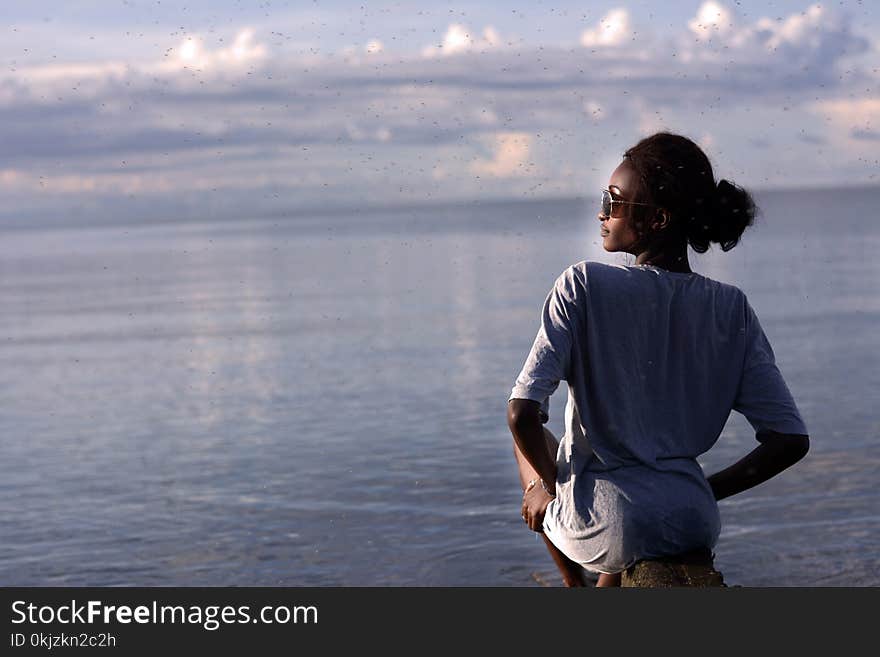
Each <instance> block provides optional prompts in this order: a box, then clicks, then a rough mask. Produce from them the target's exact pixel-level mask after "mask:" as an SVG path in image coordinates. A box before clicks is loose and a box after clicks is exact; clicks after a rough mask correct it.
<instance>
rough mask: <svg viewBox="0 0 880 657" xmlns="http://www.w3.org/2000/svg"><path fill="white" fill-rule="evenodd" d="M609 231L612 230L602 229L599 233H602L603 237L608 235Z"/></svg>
mask: <svg viewBox="0 0 880 657" xmlns="http://www.w3.org/2000/svg"><path fill="white" fill-rule="evenodd" d="M609 232H610V231H607V230H600V231H599V233H600V234H601V235H602V237H608V233H609Z"/></svg>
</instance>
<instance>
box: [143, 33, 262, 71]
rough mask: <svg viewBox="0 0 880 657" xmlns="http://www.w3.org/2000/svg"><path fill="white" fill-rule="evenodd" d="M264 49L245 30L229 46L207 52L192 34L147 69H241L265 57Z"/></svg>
mask: <svg viewBox="0 0 880 657" xmlns="http://www.w3.org/2000/svg"><path fill="white" fill-rule="evenodd" d="M267 52H268V51H267V49H266V46H265V45H263V44H261V43H255V42H254V30H253V29H251V28H245V29H242V30H240V31H239V32H238V34H236V35H235V39H234V40H233V42H232V45H230V46H228V47H226V48H215V49H213V50H212V49H210V48H208V47H206V45H205V43H204V41H203V40H202V38H201V37H200V36H198V35H196V34H193V35H188V36H187V37H185V38H184V39H183V41H181V42H180V44H179V45H178V46H177V48H172V49H170V50H169V51H168V52H166V57H165V60H166V61H164V62H162V63H160V64H158V65H157V66H155V67H148V70H153V71H158V72H165V71H168V70H171V71H174V70H177V69H181V68H190V69H196V70H200V71H214V70H218V69H219V70H225V71H229V70H234V69H242V68H244V67H247V66H252V65H254V64H258V63H259V62H261V61H262V60H263V59H264V58H265V57H266V55H267Z"/></svg>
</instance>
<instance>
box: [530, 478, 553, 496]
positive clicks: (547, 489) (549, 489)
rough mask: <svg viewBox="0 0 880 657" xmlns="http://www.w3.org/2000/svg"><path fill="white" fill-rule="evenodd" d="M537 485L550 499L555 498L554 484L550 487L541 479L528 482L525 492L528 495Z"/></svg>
mask: <svg viewBox="0 0 880 657" xmlns="http://www.w3.org/2000/svg"><path fill="white" fill-rule="evenodd" d="M538 484H541V488H543V489H544V492H545V493H547V495H549V496H550V497H556V485H555V483H554V484H552V485H550V484H548V483H547V482H546V481H544V480H543V479H532V480H531V481H530V482H529V485H528V486H527V487H526V492H527V493H528V492H529V491H530V490H532V489H533V488H534V487H535V486H537V485H538Z"/></svg>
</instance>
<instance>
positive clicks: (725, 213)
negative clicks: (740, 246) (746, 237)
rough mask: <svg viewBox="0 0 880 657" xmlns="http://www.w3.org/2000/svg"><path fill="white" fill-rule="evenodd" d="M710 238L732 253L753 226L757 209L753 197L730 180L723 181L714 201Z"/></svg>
mask: <svg viewBox="0 0 880 657" xmlns="http://www.w3.org/2000/svg"><path fill="white" fill-rule="evenodd" d="M711 205H712V217H711V228H710V231H711V232H710V238H709V239H711V241H713V242H717V243H718V244H720V245H721V249H722V250H723V251H730V249H732V248H733V247H734V246H736V245H737V243H738V242H739V238H740V237H741V236H742V233H743V231H744V230H745V229H746V227H747V226H750V225H752V223H753V221H754V219H755V214H756V211H757V208H756V207H755V203H754V201H753V200H752V197H751V195H749V193H748V192H747V191H745V190H744V189H742V188H741V187H739V186H737V185H735V184H733V183H732V182H730V181H729V180H725V179H723V178H722V179H721V180H719V181H718V184H717V185H716V187H715V197H714V198H713V199H712V204H711Z"/></svg>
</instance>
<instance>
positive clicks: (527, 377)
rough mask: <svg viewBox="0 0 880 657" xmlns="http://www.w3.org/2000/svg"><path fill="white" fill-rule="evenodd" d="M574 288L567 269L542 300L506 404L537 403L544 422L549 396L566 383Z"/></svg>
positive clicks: (571, 331) (572, 330)
mask: <svg viewBox="0 0 880 657" xmlns="http://www.w3.org/2000/svg"><path fill="white" fill-rule="evenodd" d="M575 289H576V286H575V284H574V279H573V276H572V272H571V268H569V269H568V270H566V271H565V272H563V273H562V274H561V275H560V276H559V278H557V279H556V282H555V283H554V285H553V288H552V289H551V290H550V293H549V294H548V295H547V298H546V299H545V300H544V307H543V308H542V310H541V325H540V327H539V328H538V335H537V336H536V337H535V341H534V343H533V344H532V348H531V350H530V351H529V354H528V356H527V357H526V362H525V364H524V365H523V368H522V370H521V371H520V373H519V375H518V376H517V377H516V382H515V383H514V386H513V388H512V389H511V391H510V397H508V399H507V401H508V403H509V402H510V400H511V399H531V400H533V401H536V402H539V403H540V404H541V408H540V413H541V421H542V422H544V423H546V422H547V421H548V420H549V419H550V395H552V394H553V393H554V392H555V391H556V388H557V387H558V386H559V382H560V381H561V380H563V379H565V380H568V372H569V365H570V361H571V351H572V341H573V335H574V331H575V326H574V322H573V320H574V318H575V317H576V315H575V313H574V304H575Z"/></svg>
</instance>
